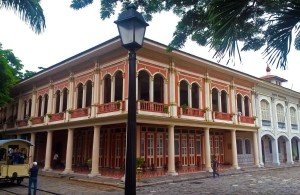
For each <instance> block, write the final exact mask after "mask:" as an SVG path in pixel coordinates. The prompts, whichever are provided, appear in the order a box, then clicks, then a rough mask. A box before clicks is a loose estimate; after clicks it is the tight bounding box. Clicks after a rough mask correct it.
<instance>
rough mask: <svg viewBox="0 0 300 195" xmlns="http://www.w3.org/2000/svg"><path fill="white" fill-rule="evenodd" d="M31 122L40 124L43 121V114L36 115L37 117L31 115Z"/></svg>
mask: <svg viewBox="0 0 300 195" xmlns="http://www.w3.org/2000/svg"><path fill="white" fill-rule="evenodd" d="M30 121H31V124H33V125H36V124H42V123H44V117H43V116H38V117H33V118H31V119H30Z"/></svg>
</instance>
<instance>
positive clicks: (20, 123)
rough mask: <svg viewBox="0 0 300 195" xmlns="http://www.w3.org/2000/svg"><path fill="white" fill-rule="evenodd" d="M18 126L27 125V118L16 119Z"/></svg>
mask: <svg viewBox="0 0 300 195" xmlns="http://www.w3.org/2000/svg"><path fill="white" fill-rule="evenodd" d="M17 124H18V127H25V126H27V125H28V120H27V119H24V120H19V121H17Z"/></svg>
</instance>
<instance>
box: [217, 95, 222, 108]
mask: <svg viewBox="0 0 300 195" xmlns="http://www.w3.org/2000/svg"><path fill="white" fill-rule="evenodd" d="M218 111H219V112H222V101H221V91H218Z"/></svg>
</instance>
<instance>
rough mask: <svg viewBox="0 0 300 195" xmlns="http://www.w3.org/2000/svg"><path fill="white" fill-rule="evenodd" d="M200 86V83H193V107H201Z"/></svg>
mask: <svg viewBox="0 0 300 195" xmlns="http://www.w3.org/2000/svg"><path fill="white" fill-rule="evenodd" d="M199 101H200V87H199V85H198V84H196V83H193V84H192V108H200V106H199Z"/></svg>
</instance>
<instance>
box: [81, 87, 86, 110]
mask: <svg viewBox="0 0 300 195" xmlns="http://www.w3.org/2000/svg"><path fill="white" fill-rule="evenodd" d="M85 107H86V84H85V85H83V90H82V108H85Z"/></svg>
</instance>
